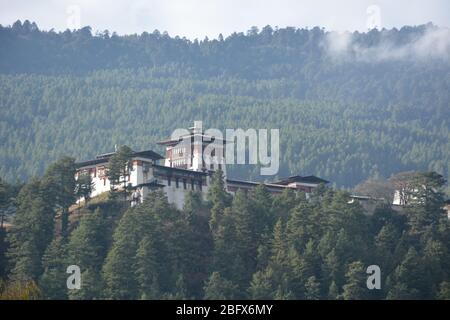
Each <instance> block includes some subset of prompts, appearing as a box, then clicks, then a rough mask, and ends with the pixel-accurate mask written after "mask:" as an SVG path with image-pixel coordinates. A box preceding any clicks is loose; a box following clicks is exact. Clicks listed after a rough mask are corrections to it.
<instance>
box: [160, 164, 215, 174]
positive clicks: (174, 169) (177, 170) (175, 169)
mask: <svg viewBox="0 0 450 320" xmlns="http://www.w3.org/2000/svg"><path fill="white" fill-rule="evenodd" d="M153 167H154V168H155V169H160V170H163V171H166V172H168V173H171V172H175V173H181V174H186V175H196V176H207V175H208V174H210V173H209V172H206V171H194V170H189V169H183V168H175V167H167V166H161V165H158V164H153Z"/></svg>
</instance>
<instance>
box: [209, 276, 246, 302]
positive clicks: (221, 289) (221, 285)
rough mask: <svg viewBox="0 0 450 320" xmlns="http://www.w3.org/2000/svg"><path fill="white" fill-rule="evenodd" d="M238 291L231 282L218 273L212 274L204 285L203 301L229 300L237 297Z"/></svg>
mask: <svg viewBox="0 0 450 320" xmlns="http://www.w3.org/2000/svg"><path fill="white" fill-rule="evenodd" d="M237 291H238V289H237V286H236V285H235V284H233V283H232V282H231V281H229V280H227V279H225V278H223V277H222V276H221V275H220V273H219V272H213V273H212V274H211V276H210V277H209V279H208V281H207V282H206V284H205V288H204V292H205V296H204V299H206V300H229V299H234V298H235V297H236V296H237V295H238V292H237Z"/></svg>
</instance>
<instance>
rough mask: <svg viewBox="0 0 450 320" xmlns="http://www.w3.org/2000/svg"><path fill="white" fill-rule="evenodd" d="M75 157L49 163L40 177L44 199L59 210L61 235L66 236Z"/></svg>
mask: <svg viewBox="0 0 450 320" xmlns="http://www.w3.org/2000/svg"><path fill="white" fill-rule="evenodd" d="M75 172H76V168H75V159H74V158H70V157H63V158H61V159H59V160H58V161H56V162H55V163H53V164H51V165H50V166H49V167H48V168H47V170H46V172H45V175H44V177H43V178H42V193H43V194H44V197H45V200H46V201H48V202H49V203H51V204H53V205H54V206H55V210H58V211H60V212H61V235H62V236H63V238H64V240H65V239H66V237H67V236H68V230H67V228H68V225H69V207H70V206H71V205H72V204H74V203H75V200H76V194H75Z"/></svg>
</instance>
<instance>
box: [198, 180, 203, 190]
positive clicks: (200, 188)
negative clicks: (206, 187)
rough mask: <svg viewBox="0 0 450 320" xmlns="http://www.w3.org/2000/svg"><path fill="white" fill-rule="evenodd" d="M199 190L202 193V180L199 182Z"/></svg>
mask: <svg viewBox="0 0 450 320" xmlns="http://www.w3.org/2000/svg"><path fill="white" fill-rule="evenodd" d="M198 189H199V190H200V191H202V180H200V181H199V182H198Z"/></svg>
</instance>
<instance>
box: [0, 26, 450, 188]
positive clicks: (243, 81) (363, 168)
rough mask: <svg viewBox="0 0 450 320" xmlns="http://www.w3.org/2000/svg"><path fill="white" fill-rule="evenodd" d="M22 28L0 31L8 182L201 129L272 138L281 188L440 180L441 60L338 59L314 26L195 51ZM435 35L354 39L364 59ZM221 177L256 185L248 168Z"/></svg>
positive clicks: (0, 153)
mask: <svg viewBox="0 0 450 320" xmlns="http://www.w3.org/2000/svg"><path fill="white" fill-rule="evenodd" d="M30 25H32V23H29V22H28V23H27V25H26V26H25V23H23V24H22V23H20V22H18V23H16V24H15V26H14V27H11V28H9V27H0V41H1V43H2V51H1V52H0V84H1V85H0V105H1V108H0V119H2V120H4V121H2V122H1V124H0V137H1V139H2V144H1V146H0V163H1V164H2V166H1V167H0V175H1V176H2V177H4V178H5V179H7V180H8V181H10V182H14V181H16V179H20V180H22V181H24V180H27V179H28V178H30V177H32V176H37V175H40V174H42V173H43V171H44V168H45V166H46V164H47V163H49V162H51V161H54V160H56V159H58V158H59V157H60V156H61V155H63V154H71V155H72V156H74V157H76V158H77V159H87V158H91V157H93V156H95V155H96V154H98V153H102V152H107V151H112V148H113V146H114V145H116V144H117V145H121V144H128V145H130V146H131V147H133V149H136V150H138V149H143V148H148V147H151V148H155V149H157V150H159V151H162V149H161V148H159V147H158V146H157V145H156V141H158V140H159V139H162V138H165V137H167V136H169V135H170V133H171V132H172V131H173V130H174V129H175V128H185V127H188V126H190V125H191V123H192V120H193V119H198V117H201V119H202V120H203V121H204V123H205V125H206V126H208V127H211V128H219V129H225V128H279V129H280V139H281V145H280V148H281V149H280V151H281V155H282V156H281V159H280V172H279V174H278V176H279V177H285V176H288V175H291V174H298V173H299V174H303V173H306V174H308V173H311V174H316V175H318V176H321V177H324V178H326V179H328V180H330V181H332V182H334V183H336V185H337V186H345V187H352V186H354V185H356V184H358V183H360V182H361V181H364V180H366V179H367V178H368V177H374V176H377V175H378V176H379V177H383V176H384V177H388V176H390V175H391V174H392V173H395V172H399V171H404V170H413V169H414V170H433V171H436V172H439V173H441V174H443V175H444V177H446V178H447V179H448V177H449V172H448V170H449V169H448V163H449V160H450V159H449V154H450V152H449V147H450V146H449V143H448V141H450V129H449V120H448V119H450V113H449V112H450V111H449V110H450V109H449V108H448V102H449V99H450V96H449V90H448V88H449V79H450V77H449V72H450V68H449V64H448V62H446V61H441V60H439V59H427V60H426V61H425V60H420V61H413V62H411V61H410V60H408V59H405V60H402V59H398V60H397V59H396V60H389V59H387V60H381V61H378V60H374V61H370V62H368V61H360V60H358V59H357V57H353V56H349V57H348V60H345V61H336V59H333V57H330V54H329V52H328V51H327V50H326V46H325V45H324V44H326V43H327V39H328V36H330V34H329V33H327V32H326V31H324V30H322V29H320V28H318V27H316V28H313V29H311V30H306V29H296V28H279V29H275V30H272V31H270V32H269V31H267V30H271V28H269V29H266V31H260V32H258V33H251V34H248V35H246V34H244V33H234V34H232V35H230V36H229V37H227V38H226V39H224V40H223V41H218V40H205V41H200V42H199V41H189V40H186V39H181V38H171V37H169V36H168V35H164V34H161V33H160V32H154V33H146V32H144V33H142V34H141V35H129V36H114V37H110V36H105V34H103V35H99V36H93V35H92V34H91V31H90V29H89V28H88V27H86V28H83V29H80V30H77V31H74V32H72V31H69V30H67V31H65V32H62V33H55V32H53V31H48V32H46V31H40V30H39V29H37V27H36V26H35V27H33V28H31V27H30ZM436 29H437V27H434V26H429V25H427V26H424V25H423V26H416V27H405V28H402V29H400V30H397V29H392V30H381V31H378V30H372V31H371V32H368V33H354V34H353V35H352V36H353V38H355V39H356V41H357V43H358V45H360V46H362V47H363V48H367V50H371V49H372V48H373V47H374V46H376V45H377V43H378V39H380V38H388V39H390V41H392V43H393V44H399V45H400V44H403V43H405V42H406V41H409V40H410V39H417V38H418V37H420V36H421V35H423V34H425V33H426V32H427V31H429V30H436ZM80 52H82V54H80ZM158 148H159V149H158ZM331 160H332V161H331ZM228 173H229V174H230V176H232V177H236V178H249V179H256V178H259V179H261V177H259V175H258V168H252V167H251V166H236V167H235V168H229V169H228ZM274 178H276V177H274Z"/></svg>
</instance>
